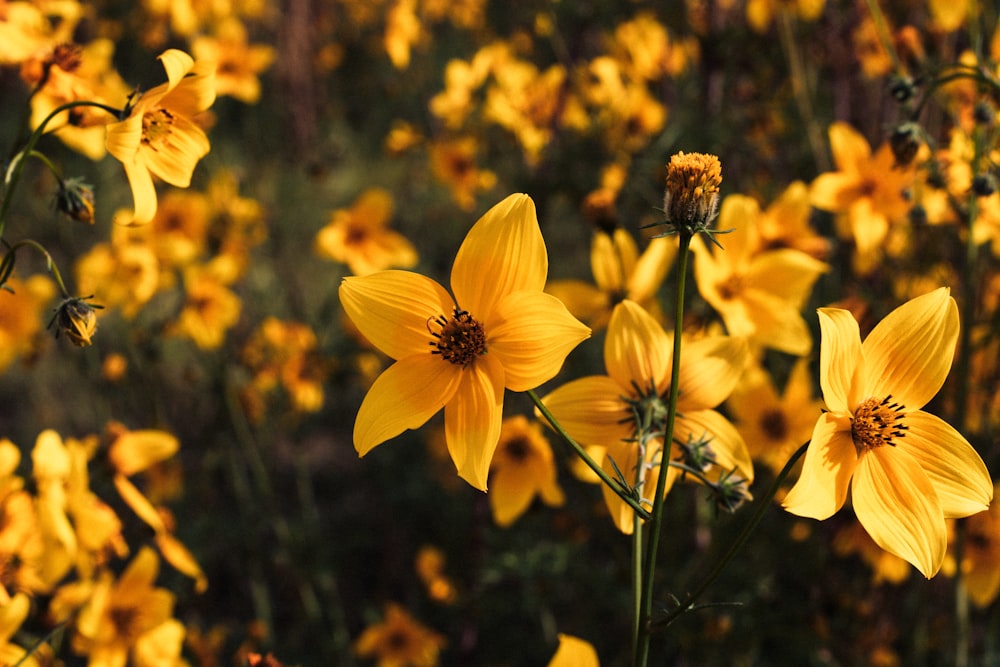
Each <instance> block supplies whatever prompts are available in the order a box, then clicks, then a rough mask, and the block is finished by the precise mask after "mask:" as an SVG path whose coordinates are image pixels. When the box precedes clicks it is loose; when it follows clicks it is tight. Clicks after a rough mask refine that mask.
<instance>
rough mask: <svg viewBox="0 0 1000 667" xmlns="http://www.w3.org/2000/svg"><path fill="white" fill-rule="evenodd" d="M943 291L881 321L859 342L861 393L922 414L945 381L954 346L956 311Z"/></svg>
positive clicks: (906, 305) (898, 310) (901, 307)
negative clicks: (885, 398) (862, 369)
mask: <svg viewBox="0 0 1000 667" xmlns="http://www.w3.org/2000/svg"><path fill="white" fill-rule="evenodd" d="M948 292H949V290H948V288H947V287H941V288H938V289H936V290H934V291H933V292H929V293H927V294H924V295H923V296H918V297H917V298H915V299H911V300H909V301H907V302H906V303H904V304H903V305H902V306H900V307H899V308H896V309H895V310H894V311H892V312H891V313H889V314H888V315H886V316H885V318H884V319H883V320H882V321H881V322H879V323H878V325H876V326H875V328H874V329H872V332H871V333H870V334H868V337H867V338H866V339H865V342H864V346H863V349H864V357H865V373H866V378H867V379H866V381H865V387H866V388H867V390H868V391H867V394H868V395H869V396H874V397H882V396H888V395H892V397H893V400H894V401H895V402H897V403H900V404H902V405H903V406H905V407H906V408H907V409H909V410H916V409H919V408H922V407H923V406H924V405H926V404H927V402H928V401H930V400H931V399H932V398H933V397H934V394H936V393H937V392H938V390H939V389H940V388H941V385H943V384H944V381H945V379H946V378H947V377H948V371H949V370H951V362H952V360H953V359H954V355H955V345H956V344H957V342H958V329H959V323H958V306H957V305H955V300H954V299H953V298H951V296H950V295H949V293H948Z"/></svg>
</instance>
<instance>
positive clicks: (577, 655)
mask: <svg viewBox="0 0 1000 667" xmlns="http://www.w3.org/2000/svg"><path fill="white" fill-rule="evenodd" d="M599 665H600V663H599V662H598V659H597V651H595V650H594V647H593V646H591V645H590V644H589V643H587V642H585V641H584V640H582V639H577V638H576V637H571V636H570V635H563V634H560V635H559V648H558V649H557V650H556V654H555V655H554V656H552V660H550V661H549V664H548V667H599Z"/></svg>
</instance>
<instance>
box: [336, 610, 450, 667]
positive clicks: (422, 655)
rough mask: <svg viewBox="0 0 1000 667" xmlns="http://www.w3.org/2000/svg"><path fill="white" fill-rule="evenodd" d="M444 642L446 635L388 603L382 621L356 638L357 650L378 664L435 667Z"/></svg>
mask: <svg viewBox="0 0 1000 667" xmlns="http://www.w3.org/2000/svg"><path fill="white" fill-rule="evenodd" d="M444 645H445V640H444V637H442V636H441V635H439V634H437V633H436V632H434V631H432V630H430V629H429V628H427V627H425V626H424V625H421V624H420V623H419V622H417V620H416V619H415V618H413V616H411V615H410V614H409V613H407V611H406V610H405V609H403V608H402V607H401V606H399V605H398V604H394V603H389V604H388V605H386V609H385V618H384V619H383V620H382V622H381V623H377V624H375V625H370V626H368V627H367V628H365V630H364V632H362V633H361V636H360V637H358V639H357V641H355V642H354V653H355V654H356V655H357V656H358V657H360V658H374V659H375V665H376V667H435V665H437V664H438V655H439V654H440V653H441V649H442V648H444Z"/></svg>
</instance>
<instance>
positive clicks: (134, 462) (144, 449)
mask: <svg viewBox="0 0 1000 667" xmlns="http://www.w3.org/2000/svg"><path fill="white" fill-rule="evenodd" d="M179 448H180V443H179V442H178V440H177V438H176V437H175V436H173V435H171V434H170V433H167V432H166V431H156V430H139V431H127V432H124V433H122V434H121V435H119V436H118V437H117V438H115V440H114V442H112V443H111V447H110V448H109V449H108V459H109V460H110V461H111V465H112V466H114V468H115V472H118V473H119V474H122V475H125V476H126V477H130V476H132V475H134V474H135V473H137V472H141V471H143V470H146V469H147V468H149V467H150V466H151V465H153V464H155V463H159V462H160V461H165V460H166V459H169V458H170V457H171V456H173V455H174V454H176V453H177V450H178V449H179Z"/></svg>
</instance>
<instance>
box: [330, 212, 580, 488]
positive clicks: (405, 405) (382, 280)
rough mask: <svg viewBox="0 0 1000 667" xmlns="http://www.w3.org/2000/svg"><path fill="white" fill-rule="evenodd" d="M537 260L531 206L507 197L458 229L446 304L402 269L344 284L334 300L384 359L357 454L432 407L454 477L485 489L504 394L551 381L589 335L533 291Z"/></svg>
mask: <svg viewBox="0 0 1000 667" xmlns="http://www.w3.org/2000/svg"><path fill="white" fill-rule="evenodd" d="M547 273H548V257H547V255H546V251H545V242H544V240H543V239H542V234H541V230H540V229H539V227H538V220H537V218H536V216H535V204H534V202H532V201H531V199H530V198H529V197H528V196H527V195H511V196H509V197H507V198H506V199H504V200H503V201H502V202H500V203H499V204H497V205H496V206H494V207H493V208H491V209H490V210H489V211H487V212H486V214H485V215H483V217H482V218H480V219H479V221H478V222H477V223H476V224H475V225H474V226H473V227H472V229H470V230H469V233H468V235H467V236H466V238H465V241H464V242H463V243H462V246H461V248H459V251H458V255H457V256H456V258H455V263H454V266H453V267H452V272H451V286H452V290H453V292H454V298H453V297H452V295H451V294H449V293H448V291H447V290H445V288H444V287H442V286H441V285H439V284H438V283H437V282H435V281H433V280H431V279H430V278H426V277H424V276H421V275H418V274H415V273H410V272H407V271H398V270H391V271H382V272H379V273H374V274H372V275H370V276H358V277H349V278H345V279H344V281H343V283H342V284H341V286H340V301H341V304H342V305H343V307H344V311H345V312H346V313H347V315H348V317H350V318H351V320H353V322H354V323H355V325H357V327H358V329H359V330H360V332H361V333H362V335H364V336H365V337H366V338H367V339H368V340H369V341H370V342H371V343H372V345H374V346H375V347H376V348H378V349H379V350H380V351H382V352H383V353H385V354H386V355H388V356H389V357H390V358H392V359H394V360H396V362H395V363H394V364H393V365H392V366H390V367H389V368H388V369H387V370H386V371H385V372H383V373H382V375H380V376H379V377H378V379H377V380H375V383H374V384H373V385H372V387H371V389H369V390H368V394H367V396H365V399H364V401H363V402H362V404H361V408H360V409H359V411H358V415H357V420H356V422H355V425H354V445H355V447H356V448H357V450H358V452H359V454H361V455H362V456H364V455H365V454H367V453H368V452H369V451H371V450H372V448H374V447H376V446H377V445H379V444H381V443H383V442H385V441H386V440H388V439H390V438H394V437H396V436H397V435H399V434H400V433H402V432H403V431H405V430H407V429H414V428H419V427H420V426H422V425H423V424H424V423H425V422H426V421H427V420H428V419H430V418H431V417H432V416H434V415H435V414H436V413H438V412H439V411H440V410H441V409H442V408H443V409H444V418H445V438H446V440H447V444H448V450H449V452H450V453H451V457H452V460H453V461H454V462H455V465H456V467H457V468H458V472H459V475H460V476H461V477H462V478H463V479H465V480H466V481H468V482H469V483H470V484H472V485H473V486H475V487H476V488H478V489H482V490H485V489H486V477H487V472H488V469H489V464H490V460H491V459H492V458H493V451H494V450H495V449H496V446H497V442H498V441H499V439H500V423H501V419H502V411H503V395H504V388H505V387H506V388H507V389H510V390H512V391H527V390H528V389H533V388H535V387H537V386H538V385H540V384H542V383H543V382H545V381H547V380H549V379H551V378H552V377H553V376H554V375H555V374H556V373H557V372H558V371H559V369H560V367H561V366H562V363H563V360H564V359H565V358H566V355H567V354H569V352H570V350H572V349H573V348H574V347H576V346H577V344H579V343H580V342H581V341H583V340H585V339H586V338H587V337H589V335H590V330H589V329H588V328H587V327H585V326H583V325H582V324H580V323H579V322H578V321H577V320H576V319H574V318H573V316H572V315H570V314H569V312H568V311H567V310H566V307H565V306H564V305H563V304H562V302H560V301H559V300H558V299H556V298H555V297H553V296H551V295H550V294H545V293H544V292H543V291H542V290H543V289H544V287H545V278H546V275H547Z"/></svg>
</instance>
